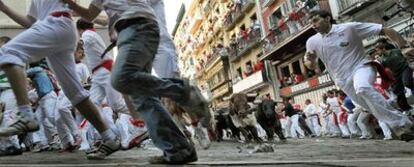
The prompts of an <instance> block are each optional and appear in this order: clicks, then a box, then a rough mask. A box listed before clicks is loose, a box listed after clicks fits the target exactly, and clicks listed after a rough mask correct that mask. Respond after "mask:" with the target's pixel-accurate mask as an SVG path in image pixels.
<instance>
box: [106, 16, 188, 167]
mask: <svg viewBox="0 0 414 167" xmlns="http://www.w3.org/2000/svg"><path fill="white" fill-rule="evenodd" d="M158 44H159V29H158V25H157V22H156V21H152V20H148V19H138V21H135V22H134V24H132V25H129V26H127V27H126V28H124V29H122V30H121V31H120V32H119V33H118V41H117V46H118V56H117V58H116V61H115V64H114V66H113V69H112V70H113V71H112V85H113V86H114V88H115V89H117V90H118V91H119V92H121V93H123V94H126V95H129V96H130V97H131V98H132V101H133V105H134V108H135V110H136V111H138V112H139V115H140V116H141V117H142V118H143V119H144V120H145V122H146V124H147V127H148V131H149V134H150V137H151V139H152V141H153V142H154V144H155V145H156V146H157V147H158V148H160V149H161V150H162V151H163V152H164V156H165V159H166V160H167V161H183V160H184V159H186V158H188V157H190V156H194V155H195V149H194V147H193V146H192V145H191V144H190V143H189V142H188V140H187V138H186V137H185V136H184V135H183V133H182V132H181V131H180V129H179V128H178V127H177V125H176V124H175V123H174V121H173V120H172V117H171V115H170V113H169V112H168V111H167V110H166V109H165V108H164V106H163V105H162V104H161V102H160V99H159V97H169V98H171V99H173V100H175V101H180V100H182V99H185V98H186V97H184V92H185V90H184V88H185V87H184V83H183V81H182V80H179V79H161V78H158V77H155V76H152V75H151V69H152V63H153V61H154V57H155V54H156V53H157V49H158Z"/></svg>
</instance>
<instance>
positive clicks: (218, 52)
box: [205, 48, 224, 69]
mask: <svg viewBox="0 0 414 167" xmlns="http://www.w3.org/2000/svg"><path fill="white" fill-rule="evenodd" d="M223 49H224V48H213V52H212V54H211V57H208V58H207V63H206V66H205V68H206V69H208V68H210V67H211V66H212V65H213V64H215V62H216V61H217V59H219V58H220V57H221V55H222V54H223V52H222V51H223Z"/></svg>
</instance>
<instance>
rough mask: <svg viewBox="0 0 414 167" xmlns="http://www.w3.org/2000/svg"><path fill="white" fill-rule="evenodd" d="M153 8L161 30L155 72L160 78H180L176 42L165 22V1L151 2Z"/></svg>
mask: <svg viewBox="0 0 414 167" xmlns="http://www.w3.org/2000/svg"><path fill="white" fill-rule="evenodd" d="M151 7H152V9H154V11H155V15H156V16H157V19H158V20H157V21H158V26H159V28H160V44H159V46H158V51H157V54H156V55H155V58H154V62H153V69H154V72H155V73H156V74H157V76H158V77H160V78H176V77H179V72H180V70H179V67H178V56H177V52H176V50H175V45H174V42H173V41H172V39H171V36H170V34H169V33H168V30H167V22H166V20H165V9H164V1H160V0H156V1H152V2H151Z"/></svg>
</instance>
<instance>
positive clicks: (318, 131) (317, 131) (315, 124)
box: [308, 116, 321, 136]
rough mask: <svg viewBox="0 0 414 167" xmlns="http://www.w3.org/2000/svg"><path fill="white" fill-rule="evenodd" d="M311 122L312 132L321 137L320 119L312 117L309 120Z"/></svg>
mask: <svg viewBox="0 0 414 167" xmlns="http://www.w3.org/2000/svg"><path fill="white" fill-rule="evenodd" d="M308 120H309V127H310V129H311V130H312V132H313V133H314V134H315V135H316V136H320V135H321V126H320V125H319V117H318V116H311V117H309V118H308Z"/></svg>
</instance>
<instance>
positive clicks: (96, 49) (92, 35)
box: [82, 30, 113, 70]
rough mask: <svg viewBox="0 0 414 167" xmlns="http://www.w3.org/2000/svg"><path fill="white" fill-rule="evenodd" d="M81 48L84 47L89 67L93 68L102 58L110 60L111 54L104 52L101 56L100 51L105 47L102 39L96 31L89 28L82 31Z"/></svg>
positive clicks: (99, 63)
mask: <svg viewBox="0 0 414 167" xmlns="http://www.w3.org/2000/svg"><path fill="white" fill-rule="evenodd" d="M82 40H83V43H84V44H83V48H84V49H85V55H86V57H87V58H88V66H89V69H91V70H92V69H94V68H96V67H97V66H99V65H101V63H102V61H103V60H108V59H110V60H112V59H113V57H112V55H111V54H106V55H105V56H104V57H103V58H101V55H102V53H103V52H104V51H105V49H106V47H105V46H106V45H105V42H104V40H103V39H102V37H101V36H99V34H98V33H96V32H95V31H91V30H86V31H85V32H83V33H82Z"/></svg>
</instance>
